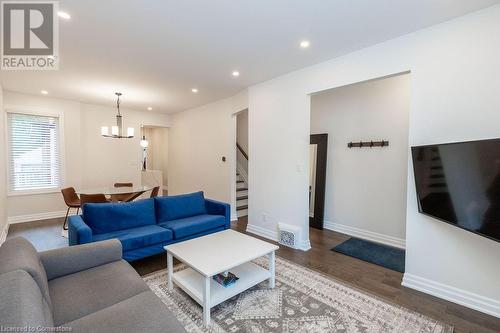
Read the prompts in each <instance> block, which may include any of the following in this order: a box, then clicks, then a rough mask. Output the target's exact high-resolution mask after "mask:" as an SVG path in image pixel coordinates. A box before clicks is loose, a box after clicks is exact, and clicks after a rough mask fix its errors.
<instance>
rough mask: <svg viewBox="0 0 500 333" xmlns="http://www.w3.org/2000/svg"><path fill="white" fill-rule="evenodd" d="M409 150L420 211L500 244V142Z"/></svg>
mask: <svg viewBox="0 0 500 333" xmlns="http://www.w3.org/2000/svg"><path fill="white" fill-rule="evenodd" d="M411 150H412V157H413V169H414V172H415V183H416V188H417V199H418V207H419V211H420V212H421V213H423V214H426V215H429V216H432V217H435V218H437V219H439V220H441V221H444V222H447V223H450V224H453V225H455V226H457V227H460V228H462V229H465V230H468V231H471V232H474V233H476V234H479V235H482V236H485V237H488V238H491V239H493V240H496V241H498V242H500V139H493V140H480V141H469V142H459V143H448V144H438V145H430V146H417V147H412V149H411Z"/></svg>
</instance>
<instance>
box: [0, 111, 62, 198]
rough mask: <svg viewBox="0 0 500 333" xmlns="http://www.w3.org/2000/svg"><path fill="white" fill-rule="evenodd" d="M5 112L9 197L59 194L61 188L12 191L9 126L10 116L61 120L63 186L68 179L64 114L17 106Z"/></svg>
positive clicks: (60, 148)
mask: <svg viewBox="0 0 500 333" xmlns="http://www.w3.org/2000/svg"><path fill="white" fill-rule="evenodd" d="M4 110H5V112H4V113H5V115H4V117H5V143H6V146H7V147H6V149H5V153H6V158H5V162H6V164H7V165H6V169H7V184H6V185H7V196H8V197H15V196H25V195H36V194H50V193H59V192H60V191H61V188H60V187H58V188H48V189H35V190H22V191H12V190H11V188H10V186H9V185H8V184H9V183H10V139H9V124H8V119H7V118H8V114H9V113H17V114H26V115H30V116H43V117H54V118H57V119H58V120H59V150H60V151H59V157H60V168H61V175H60V176H61V179H60V182H61V184H65V179H66V147H65V145H64V134H65V130H64V112H63V111H59V110H49V109H44V108H39V107H31V106H17V105H4Z"/></svg>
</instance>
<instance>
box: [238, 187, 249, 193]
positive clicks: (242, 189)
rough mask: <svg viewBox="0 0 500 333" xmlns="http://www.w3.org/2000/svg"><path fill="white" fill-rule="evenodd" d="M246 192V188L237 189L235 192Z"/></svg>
mask: <svg viewBox="0 0 500 333" xmlns="http://www.w3.org/2000/svg"><path fill="white" fill-rule="evenodd" d="M247 190H248V188H246V187H242V188H237V189H236V192H241V191H247Z"/></svg>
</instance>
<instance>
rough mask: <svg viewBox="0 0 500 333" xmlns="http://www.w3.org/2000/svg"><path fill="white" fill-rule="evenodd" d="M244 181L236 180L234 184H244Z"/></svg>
mask: <svg viewBox="0 0 500 333" xmlns="http://www.w3.org/2000/svg"><path fill="white" fill-rule="evenodd" d="M244 182H245V181H243V180H237V181H236V183H244Z"/></svg>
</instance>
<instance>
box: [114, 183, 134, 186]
mask: <svg viewBox="0 0 500 333" xmlns="http://www.w3.org/2000/svg"><path fill="white" fill-rule="evenodd" d="M133 186H134V183H115V187H133Z"/></svg>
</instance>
